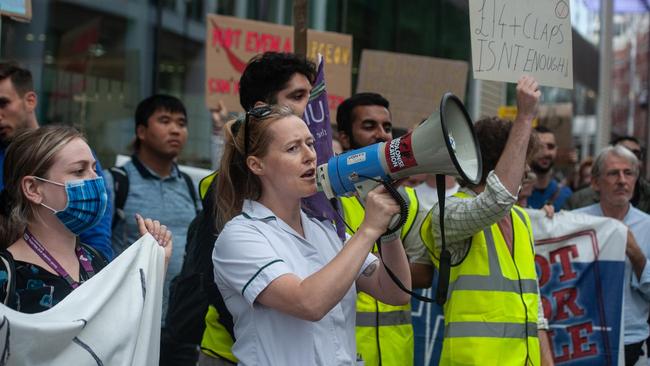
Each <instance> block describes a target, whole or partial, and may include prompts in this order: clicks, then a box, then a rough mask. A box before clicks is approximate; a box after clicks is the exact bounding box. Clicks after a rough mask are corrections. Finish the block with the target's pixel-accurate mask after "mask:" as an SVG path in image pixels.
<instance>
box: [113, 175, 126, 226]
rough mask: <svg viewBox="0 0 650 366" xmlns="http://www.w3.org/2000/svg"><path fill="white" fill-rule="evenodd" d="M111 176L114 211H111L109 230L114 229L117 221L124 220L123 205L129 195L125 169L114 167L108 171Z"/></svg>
mask: <svg viewBox="0 0 650 366" xmlns="http://www.w3.org/2000/svg"><path fill="white" fill-rule="evenodd" d="M109 172H111V175H112V176H113V193H114V195H115V196H114V197H115V209H114V211H113V224H112V226H111V229H113V230H114V229H115V226H116V225H117V222H118V221H119V220H124V218H125V215H124V205H125V204H126V197H127V196H128V195H129V175H128V174H127V173H126V169H124V167H121V166H114V167H112V168H110V169H109Z"/></svg>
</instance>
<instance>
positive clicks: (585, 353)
mask: <svg viewBox="0 0 650 366" xmlns="http://www.w3.org/2000/svg"><path fill="white" fill-rule="evenodd" d="M566 330H567V332H568V333H569V336H570V337H571V343H570V344H566V343H565V344H562V345H561V346H560V353H559V354H556V353H555V349H553V347H551V352H552V354H553V360H554V361H555V363H556V364H558V363H561V362H566V361H569V360H575V359H579V358H584V357H589V356H593V355H595V354H596V353H598V348H597V347H596V344H595V343H587V342H588V341H589V338H588V336H589V334H591V333H593V324H592V323H591V322H584V323H580V324H575V325H571V326H568V327H567V328H566ZM554 334H555V330H549V331H548V335H549V337H550V338H551V339H553V335H554ZM585 345H586V346H587V349H584V346H585Z"/></svg>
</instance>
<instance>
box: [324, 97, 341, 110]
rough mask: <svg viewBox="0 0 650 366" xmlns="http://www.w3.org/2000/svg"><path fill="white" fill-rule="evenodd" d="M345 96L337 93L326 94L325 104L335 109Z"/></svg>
mask: <svg viewBox="0 0 650 366" xmlns="http://www.w3.org/2000/svg"><path fill="white" fill-rule="evenodd" d="M344 100H345V98H343V97H340V96H338V95H332V94H327V104H329V106H330V109H336V108H338V107H339V104H341V103H343V101H344Z"/></svg>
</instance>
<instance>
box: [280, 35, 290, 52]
mask: <svg viewBox="0 0 650 366" xmlns="http://www.w3.org/2000/svg"><path fill="white" fill-rule="evenodd" d="M282 51H283V52H293V41H292V39H291V38H285V40H284V46H282Z"/></svg>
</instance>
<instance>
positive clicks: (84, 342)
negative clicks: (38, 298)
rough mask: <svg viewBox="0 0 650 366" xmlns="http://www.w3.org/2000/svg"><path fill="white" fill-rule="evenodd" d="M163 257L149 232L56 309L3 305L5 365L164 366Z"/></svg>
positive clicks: (0, 328) (0, 352)
mask: <svg viewBox="0 0 650 366" xmlns="http://www.w3.org/2000/svg"><path fill="white" fill-rule="evenodd" d="M163 258H164V254H163V249H162V248H161V247H160V246H158V244H156V241H155V240H154V239H153V237H152V236H151V235H149V234H147V235H145V236H143V237H142V238H140V240H138V241H137V242H135V243H134V244H133V245H131V246H130V247H129V248H128V249H127V250H125V251H124V252H123V253H122V254H121V255H120V256H119V257H117V258H116V259H115V260H113V262H111V263H110V264H109V265H108V266H106V267H105V268H104V269H102V270H101V271H100V272H99V273H97V274H96V275H95V276H94V277H92V278H91V279H90V280H88V281H86V282H84V283H83V284H82V285H81V286H79V287H78V288H77V289H76V290H74V291H73V292H72V293H71V294H70V295H68V297H66V298H65V299H63V301H61V302H60V303H58V304H57V305H55V306H54V307H53V308H51V309H50V310H47V311H44V312H42V313H37V314H24V313H19V312H16V311H14V310H12V309H9V308H7V307H6V306H4V305H1V304H0V365H7V366H10V365H16V366H18V365H31V366H39V365H43V366H45V365H49V366H71V365H74V366H84V365H88V366H91V365H92V366H96V365H158V358H159V353H160V317H161V308H162V287H163V278H164V273H163V272H164V259H163Z"/></svg>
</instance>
